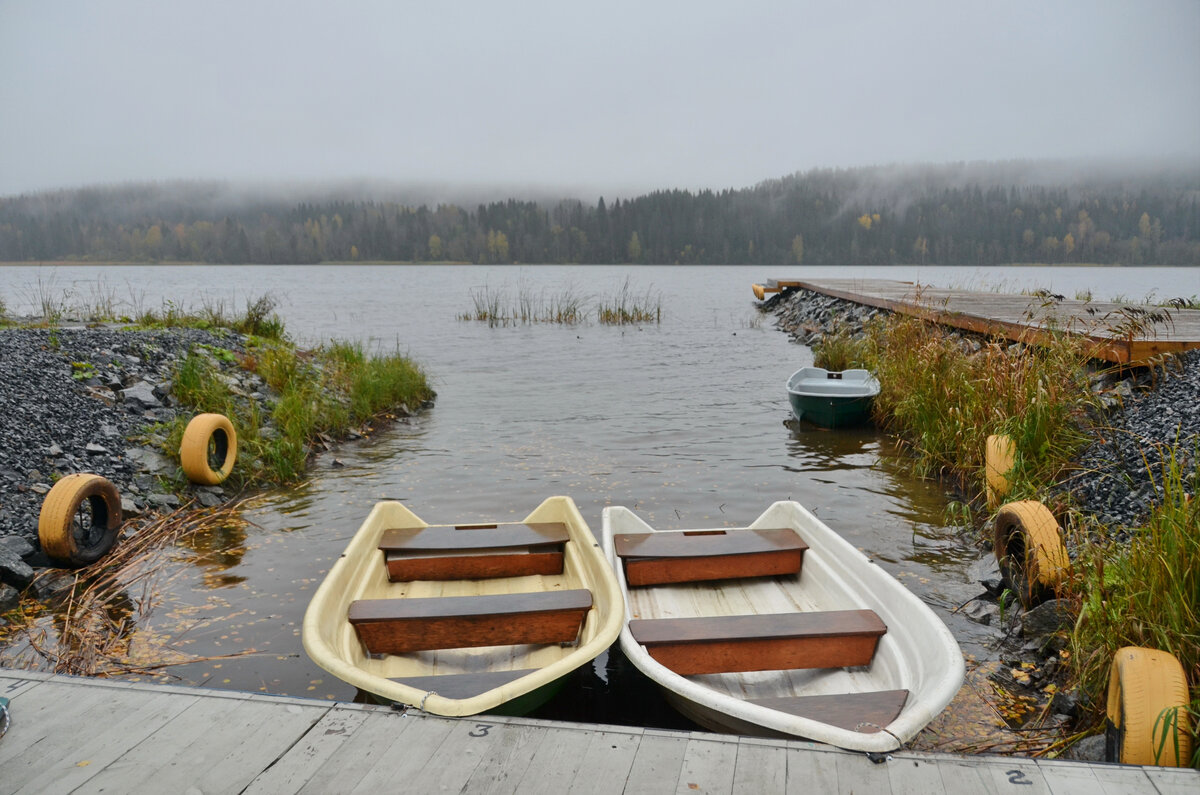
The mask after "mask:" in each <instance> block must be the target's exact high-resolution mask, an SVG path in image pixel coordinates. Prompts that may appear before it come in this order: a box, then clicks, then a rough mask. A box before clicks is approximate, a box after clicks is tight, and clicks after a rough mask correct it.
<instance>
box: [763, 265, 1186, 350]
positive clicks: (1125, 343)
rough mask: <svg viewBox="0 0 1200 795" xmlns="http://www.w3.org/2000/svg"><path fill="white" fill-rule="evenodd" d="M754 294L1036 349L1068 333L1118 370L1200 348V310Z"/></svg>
mask: <svg viewBox="0 0 1200 795" xmlns="http://www.w3.org/2000/svg"><path fill="white" fill-rule="evenodd" d="M752 289H753V291H754V296H755V297H756V298H758V300H760V301H762V300H764V299H765V298H766V294H767V293H778V292H782V291H784V290H788V289H804V290H812V291H813V292H817V293H822V294H824V295H829V296H833V297H835V298H842V299H844V300H847V301H853V302H855V303H857V304H864V305H866V306H874V307H879V308H880V309H887V310H890V311H892V312H897V313H899V314H902V315H912V316H914V317H921V318H925V319H927V320H932V321H935V322H937V323H940V324H942V325H946V326H953V327H954V328H961V329H966V330H968V331H975V332H979V333H980V334H988V335H991V336H1000V337H1006V338H1008V339H1011V340H1018V341H1021V342H1035V343H1036V342H1039V341H1040V340H1042V339H1045V338H1046V337H1047V336H1048V335H1050V334H1053V333H1058V332H1063V331H1066V332H1070V333H1072V334H1077V335H1081V336H1084V337H1086V338H1088V339H1089V340H1091V341H1093V342H1094V343H1095V344H1096V351H1095V356H1096V358H1099V359H1104V360H1106V361H1110V362H1113V363H1116V364H1136V363H1138V362H1144V361H1147V360H1149V359H1152V358H1154V357H1155V356H1159V355H1161V354H1164V353H1178V352H1180V351H1185V350H1188V349H1191V348H1200V309H1177V308H1174V307H1170V306H1148V305H1141V304H1119V303H1109V302H1103V301H1078V300H1073V299H1069V298H1066V297H1064V296H1056V295H1020V294H1013V293H992V292H984V291H975V290H957V289H947V288H941V287H929V286H926V285H921V284H916V283H913V282H903V281H894V280H891V279H769V280H768V281H767V282H766V283H765V284H755V285H752Z"/></svg>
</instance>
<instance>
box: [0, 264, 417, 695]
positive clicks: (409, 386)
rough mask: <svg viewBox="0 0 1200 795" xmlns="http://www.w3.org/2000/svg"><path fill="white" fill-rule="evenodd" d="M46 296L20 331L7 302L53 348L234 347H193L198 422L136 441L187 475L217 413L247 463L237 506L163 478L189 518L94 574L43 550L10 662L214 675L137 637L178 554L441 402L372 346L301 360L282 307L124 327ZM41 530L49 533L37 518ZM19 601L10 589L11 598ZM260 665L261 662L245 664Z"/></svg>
mask: <svg viewBox="0 0 1200 795" xmlns="http://www.w3.org/2000/svg"><path fill="white" fill-rule="evenodd" d="M41 289H42V300H41V301H40V303H41V305H42V308H43V310H44V311H46V314H45V316H43V317H41V318H37V319H30V318H25V319H14V318H7V317H5V312H4V303H3V301H2V300H0V320H2V321H3V322H0V326H8V327H10V328H14V329H19V328H30V327H33V328H40V329H46V330H48V332H49V335H50V336H49V341H50V345H51V347H54V344H55V339H56V337H55V335H57V334H62V335H65V334H68V333H69V331H68V330H67V329H65V328H62V324H64V323H68V322H78V320H79V319H85V321H86V323H88V324H89V325H93V326H104V327H107V328H113V329H116V333H118V334H124V333H128V334H130V335H137V334H138V333H139V332H141V331H146V330H162V329H202V330H207V331H211V332H213V333H214V334H215V335H216V338H218V339H221V340H227V341H228V344H229V346H228V347H223V346H222V345H217V344H207V343H204V344H192V345H191V346H190V350H188V351H187V353H186V355H185V356H183V357H182V359H181V361H179V363H178V365H177V367H176V368H175V371H174V373H173V378H172V379H171V393H170V394H171V399H172V401H173V402H174V403H175V404H176V405H178V406H180V407H182V408H184V409H185V411H184V412H182V413H180V414H179V416H176V417H175V419H173V420H171V421H169V422H151V421H149V420H147V421H146V425H145V426H144V431H143V433H142V434H140V435H138V436H137V437H134V438H131V439H130V441H131V443H132V444H134V445H137V444H138V443H139V442H140V443H144V444H149V445H152V446H157V447H158V449H159V450H161V453H162V455H163V456H164V457H165V458H166V459H168V460H169V461H171V462H173V464H175V465H177V464H178V463H179V444H180V440H181V439H182V436H183V431H184V428H185V427H186V425H187V422H188V420H189V419H190V417H191V416H192V414H193V413H205V412H215V413H220V414H224V415H226V416H227V417H229V418H230V419H231V420H232V422H233V424H234V427H235V430H236V432H237V437H238V458H237V463H236V465H235V466H234V468H233V471H232V473H231V474H230V476H229V477H228V478H227V479H226V480H225V481H223V482H222V484H221V488H220V489H218V491H220V492H221V493H222V494H223V495H224V497H223V498H222V499H219V500H206V499H204V498H206V497H211V494H208V493H205V492H207V491H211V489H205V488H198V487H193V486H192V485H190V484H189V483H188V482H187V480H186V478H185V477H184V476H183V474H182V471H181V470H180V469H179V467H178V466H172V467H171V468H170V470H167V471H163V472H162V473H161V474H159V475H157V476H156V480H157V482H158V485H159V487H160V488H163V489H165V490H167V491H170V492H173V493H174V494H175V495H176V496H177V497H179V500H178V501H177V502H176V503H175V504H180V503H182V506H181V507H180V508H179V509H178V510H174V511H151V512H147V513H145V514H142V515H140V516H137V517H134V518H131V519H127V521H126V522H125V523H124V526H123V528H122V540H120V541H119V542H118V544H117V545H116V546H115V547H114V549H113V551H112V553H111V554H109V555H108V556H106V557H104V558H102V559H101V560H99V561H97V562H96V563H94V564H91V565H89V566H87V567H84V568H81V569H76V570H64V569H59V568H56V567H54V566H53V565H49V564H50V561H48V560H45V559H42V558H40V553H36V552H34V551H33V550H32V549H31V550H30V553H29V554H28V555H26V557H28V558H29V559H30V560H31V561H33V563H34V565H35V566H39V568H40V570H39V571H37V573H36V574H34V573H33V572H29V574H28V581H27V582H26V583H25V585H24V587H23V588H22V591H23V593H22V594H21V597H20V600H19V602H17V604H16V606H15V607H13V608H12V609H7V608H6V609H5V610H4V611H0V612H2V614H0V652H2V654H0V659H3V660H4V662H5V664H9V665H18V666H20V667H31V668H42V669H45V668H47V667H48V668H49V670H52V671H54V672H57V673H70V674H77V675H90V676H115V675H129V674H149V675H155V674H156V673H158V672H161V671H162V670H164V669H167V668H169V667H170V666H172V665H179V664H186V663H193V662H201V661H204V660H201V659H198V658H196V657H194V656H190V655H186V654H183V653H182V652H180V651H179V650H178V649H177V648H175V647H174V645H173V639H172V638H169V637H161V638H159V637H157V635H155V637H154V638H152V639H151V641H150V642H149V646H147V640H146V639H145V638H144V637H143V638H141V639H140V640H138V641H137V642H135V641H134V635H135V634H136V633H133V632H131V629H132V627H133V626H135V625H137V624H138V623H139V622H142V621H144V620H146V619H147V618H149V616H150V614H151V613H152V612H153V611H154V609H155V607H156V606H157V605H158V603H159V602H160V600H161V596H160V595H159V592H158V590H157V588H156V585H155V583H156V582H157V580H158V578H159V577H161V576H169V575H166V574H164V571H163V569H164V567H167V568H169V567H170V552H169V548H170V547H171V546H172V545H174V544H177V543H183V544H193V545H194V544H200V545H201V546H208V545H210V542H208V541H204V540H203V539H206V538H207V539H220V538H223V537H225V536H227V535H230V533H231V530H230V528H234V530H233V531H232V535H233V536H236V535H237V532H236V528H237V527H238V526H239V525H244V524H245V520H244V519H243V518H241V515H240V506H241V505H242V504H243V503H244V502H246V501H247V500H249V499H252V498H253V496H254V495H255V494H258V493H260V492H261V491H262V490H263V489H265V488H267V487H270V486H280V485H288V484H293V483H296V482H298V481H300V480H302V479H303V477H304V476H305V472H306V469H307V465H308V462H309V460H310V458H311V457H312V456H313V455H314V454H315V453H316V452H318V451H319V450H322V449H329V447H330V446H331V445H332V444H334V443H337V442H339V441H345V440H352V439H357V438H361V437H362V436H364V435H366V434H368V433H370V432H371V431H373V430H374V427H375V426H377V425H378V424H380V423H386V422H388V421H390V420H392V419H394V418H395V417H397V416H405V415H409V414H412V413H415V412H416V411H418V410H419V409H421V408H424V407H426V406H427V405H429V404H430V403H431V402H432V400H433V399H434V397H435V393H434V391H433V389H432V388H431V387H430V386H429V383H428V379H427V377H426V375H425V373H424V371H423V370H422V369H421V367H420V366H419V365H418V364H417V363H416V362H414V361H412V360H411V359H409V358H408V357H406V356H403V355H400V354H399V353H398V352H393V353H388V352H381V353H371V352H368V351H366V350H365V349H364V348H363V346H362V345H361V344H360V343H352V342H339V341H334V342H331V343H329V344H328V345H324V346H321V347H318V348H315V349H311V350H302V349H299V348H297V347H296V345H294V344H293V343H292V342H291V341H290V340H289V338H288V335H287V333H286V330H285V328H284V324H283V322H282V321H281V320H280V318H279V317H278V315H276V314H275V312H274V308H275V304H274V300H273V299H272V298H271V297H270V296H268V295H264V296H262V297H260V298H257V299H253V300H249V301H247V304H246V308H245V311H244V312H241V313H237V312H232V311H230V310H228V309H227V308H226V307H224V306H223V305H220V304H212V303H208V304H205V305H203V306H201V307H200V308H193V307H186V306H183V305H180V304H176V303H173V302H170V301H168V302H164V304H163V305H162V306H161V307H160V308H153V309H150V308H145V307H138V308H136V309H135V310H134V311H133V314H135V315H136V317H131V316H129V315H119V314H117V313H116V312H115V311H114V304H113V303H112V302H110V301H109V300H108V297H107V296H103V297H101V298H100V300H98V301H97V300H95V297H93V300H87V299H85V300H83V301H82V302H80V301H77V300H76V299H75V298H73V297H72V296H70V295H60V294H56V293H52V292H51V291H49V290H48V289H46V288H45V286H42V287H41ZM3 333H5V331H4V328H0V334H3ZM76 365H79V366H78V367H77V366H76ZM72 367H73V368H74V369H76V370H77V371H78V372H80V373H82V374H83V375H85V376H90V375H92V374H93V373H92V371H91V370H89V369H88V366H87V363H86V362H79V363H73V364H72ZM234 371H239V372H243V373H246V374H250V375H251V377H252V378H253V379H254V383H261V384H262V387H261V389H262V393H248V392H247V390H246V389H245V388H243V387H244V383H245V382H244V381H242V380H240V379H238V378H235V377H231V373H232V372H234ZM76 380H79V379H76ZM96 405H97V406H100V405H103V404H101V403H100V402H99V401H97V403H96ZM61 474H66V473H65V472H64V473H61ZM98 474H101V475H104V474H105V473H104V472H99V473H98ZM51 480H53V474H52V475H51ZM202 504H203V505H205V506H208V507H201V505H202ZM32 521H33V524H34V525H36V516H34V517H33V518H32ZM15 538H17V537H14V539H15ZM6 540H7V539H6ZM216 543H218V545H219V542H216ZM26 548H28V547H26ZM209 552H212V553H214V554H215V553H217V552H219V550H216V549H212V550H209ZM6 579H7V578H6ZM7 587H8V586H6V585H3V584H0V589H5V588H7ZM254 653H256V652H255V650H253V649H250V650H246V651H243V652H238V653H235V654H234V655H231V656H240V655H242V654H254Z"/></svg>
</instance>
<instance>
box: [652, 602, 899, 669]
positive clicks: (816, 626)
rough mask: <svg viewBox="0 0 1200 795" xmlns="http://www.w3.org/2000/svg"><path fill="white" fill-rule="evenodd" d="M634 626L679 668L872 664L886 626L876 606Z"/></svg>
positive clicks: (661, 620) (663, 620) (654, 649)
mask: <svg viewBox="0 0 1200 795" xmlns="http://www.w3.org/2000/svg"><path fill="white" fill-rule="evenodd" d="M629 631H630V632H631V633H632V634H633V637H634V639H635V640H637V642H638V643H641V644H642V645H644V646H645V647H646V651H647V652H648V653H649V654H650V656H651V657H653V658H654V659H655V660H658V661H659V662H660V663H662V664H663V665H665V666H666V667H667V668H669V669H671V670H672V671H674V672H675V673H678V674H683V675H685V676H688V675H692V674H713V673H728V672H731V671H773V670H787V669H793V668H843V667H852V666H859V665H868V664H869V663H870V662H871V660H872V659H873V658H874V656H875V648H876V647H877V646H878V644H879V638H880V637H882V636H883V635H884V634H885V633H886V632H887V627H886V626H885V625H884V623H883V621H882V620H881V619H880V618H879V616H878V615H877V614H876V613H875V611H873V610H827V611H820V612H812V613H770V614H766V615H748V616H712V617H705V618H649V619H633V620H631V621H630V622H629Z"/></svg>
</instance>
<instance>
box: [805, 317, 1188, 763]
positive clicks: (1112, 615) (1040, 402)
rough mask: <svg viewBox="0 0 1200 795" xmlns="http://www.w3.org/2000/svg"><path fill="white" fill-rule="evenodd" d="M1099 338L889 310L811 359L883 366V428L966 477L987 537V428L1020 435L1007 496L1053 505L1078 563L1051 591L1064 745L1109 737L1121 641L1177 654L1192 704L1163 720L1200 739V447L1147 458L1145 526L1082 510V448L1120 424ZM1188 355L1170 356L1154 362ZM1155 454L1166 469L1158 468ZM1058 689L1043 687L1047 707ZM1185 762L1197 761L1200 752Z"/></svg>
mask: <svg viewBox="0 0 1200 795" xmlns="http://www.w3.org/2000/svg"><path fill="white" fill-rule="evenodd" d="M1090 344H1091V343H1089V342H1088V341H1087V340H1085V339H1082V338H1079V337H1075V336H1073V335H1070V334H1067V333H1063V332H1062V331H1061V330H1058V331H1056V332H1055V333H1053V334H1052V336H1051V339H1050V341H1049V343H1048V344H1041V345H1033V344H1022V343H1016V344H1013V343H1010V342H1008V341H1006V340H997V339H984V338H980V337H976V336H973V335H965V334H961V333H956V332H954V331H952V330H949V329H946V328H944V327H941V326H937V325H935V324H933V323H931V322H929V321H925V320H920V319H916V318H912V317H903V316H898V315H889V314H882V313H881V314H879V315H877V316H875V317H873V318H871V319H870V320H868V321H867V322H866V323H865V324H864V325H863V327H862V330H861V331H855V330H852V329H850V328H848V327H840V328H839V327H835V328H834V329H833V330H832V331H830V332H828V333H826V334H825V335H824V336H823V337H822V338H821V339H820V340H819V341H817V342H816V343H815V344H814V346H813V354H814V363H815V364H816V365H817V366H820V367H826V368H828V369H833V370H841V369H846V368H849V367H865V368H867V369H870V370H872V371H873V372H875V373H876V375H877V376H878V377H879V381H880V383H881V385H882V389H881V392H880V394H879V397H878V398H877V399H876V402H875V406H874V413H875V418H876V421H877V423H878V424H879V425H880V427H881V428H882V429H884V430H885V431H886V432H888V433H889V434H892V435H894V436H895V437H896V438H897V439H898V440H899V441H900V444H901V447H902V449H904V450H905V451H906V452H907V453H908V454H909V456H910V460H911V463H912V466H913V468H914V470H915V471H916V473H917V474H919V475H921V476H923V477H938V478H941V479H943V480H948V481H949V482H950V483H952V484H954V485H956V487H957V490H958V491H959V493H960V494H962V495H963V498H962V501H961V502H959V503H957V504H956V505H952V514H954V518H955V519H956V520H957V523H959V524H961V525H962V526H964V527H965V528H967V529H968V532H971V530H970V529H971V528H974V532H977V533H979V535H980V537H981V538H983V537H987V536H988V533H987V530H988V526H989V523H990V522H991V521H992V520H993V516H994V514H993V510H992V509H990V508H989V507H988V506H987V503H986V500H985V499H984V492H985V488H984V475H985V473H984V467H983V466H982V451H983V450H984V446H985V444H986V440H987V437H988V436H989V435H990V434H995V433H1003V434H1007V435H1008V436H1009V438H1011V439H1012V440H1013V441H1014V443H1015V447H1016V451H1017V454H1016V458H1015V463H1014V467H1013V469H1012V471H1011V473H1010V474H1009V476H1008V480H1009V482H1010V489H1011V490H1010V493H1009V494H1008V496H1007V497H1006V501H1014V500H1024V499H1032V500H1038V501H1041V502H1043V503H1044V504H1046V505H1047V507H1049V508H1050V509H1051V511H1052V513H1053V514H1054V515H1055V516H1056V518H1057V519H1058V521H1059V524H1060V526H1061V527H1062V528H1063V532H1064V541H1065V543H1066V546H1067V549H1068V551H1069V553H1070V556H1071V558H1072V559H1073V566H1072V572H1071V574H1070V576H1069V577H1067V578H1066V579H1065V580H1064V581H1063V582H1062V583H1061V584H1060V585H1059V586H1058V587H1057V588H1056V589H1055V593H1054V594H1053V596H1054V597H1055V598H1056V599H1059V600H1062V603H1063V604H1065V605H1066V606H1068V612H1069V615H1070V616H1072V621H1073V623H1071V624H1069V625H1067V626H1066V627H1065V628H1064V629H1062V630H1060V631H1059V632H1058V633H1057V635H1058V638H1057V642H1058V644H1059V645H1060V646H1062V647H1063V648H1062V653H1063V656H1064V657H1066V658H1069V660H1070V661H1071V668H1070V670H1071V675H1070V677H1069V678H1068V681H1067V682H1066V687H1065V688H1064V690H1063V694H1064V695H1066V694H1067V693H1069V691H1072V690H1075V691H1077V694H1078V695H1077V699H1078V703H1079V705H1080V708H1081V709H1082V714H1081V715H1079V716H1078V719H1077V721H1076V732H1077V733H1076V734H1075V735H1074V736H1072V737H1067V738H1064V741H1065V744H1070V743H1071V742H1074V741H1077V740H1079V739H1080V738H1082V737H1084V736H1087V735H1091V734H1094V733H1096V732H1098V731H1102V729H1103V721H1104V717H1105V705H1106V703H1105V701H1106V689H1107V687H1108V679H1109V668H1110V665H1111V663H1112V660H1113V655H1114V653H1115V652H1116V650H1117V649H1119V648H1121V647H1124V646H1147V647H1152V648H1157V649H1162V650H1164V651H1168V652H1170V653H1171V654H1173V655H1175V656H1176V657H1177V658H1178V659H1179V661H1180V662H1181V664H1182V666H1183V669H1184V671H1185V672H1186V675H1187V677H1188V679H1189V687H1190V704H1189V706H1188V707H1187V709H1186V710H1185V711H1184V712H1185V714H1178V713H1176V714H1167V715H1164V716H1161V719H1162V721H1164V722H1165V725H1166V726H1167V727H1170V729H1171V732H1172V736H1174V735H1173V731H1174V726H1176V725H1180V724H1183V725H1189V724H1190V726H1191V727H1192V729H1191V730H1192V731H1193V733H1194V729H1195V727H1196V725H1197V723H1200V499H1195V498H1194V495H1196V494H1200V469H1198V468H1197V462H1198V461H1200V442H1197V441H1196V440H1195V439H1193V440H1191V441H1187V440H1179V439H1176V441H1175V442H1174V444H1171V445H1162V447H1163V448H1164V449H1162V450H1161V451H1159V452H1160V455H1159V456H1157V457H1152V456H1147V459H1146V466H1147V467H1148V468H1150V470H1149V472H1148V475H1149V478H1150V480H1151V481H1152V482H1153V483H1154V485H1155V489H1154V491H1155V492H1156V493H1157V499H1156V500H1155V501H1154V502H1153V503H1152V504H1151V505H1150V506H1149V508H1150V510H1149V515H1148V516H1147V517H1146V519H1145V520H1144V522H1142V523H1140V525H1139V526H1137V527H1132V528H1114V527H1106V526H1104V524H1103V523H1102V522H1101V521H1100V520H1099V519H1098V518H1097V517H1096V516H1095V515H1093V514H1092V513H1091V512H1089V510H1088V506H1087V505H1081V504H1076V502H1075V501H1074V500H1072V499H1071V497H1070V494H1069V493H1068V492H1067V491H1065V490H1064V489H1063V488H1062V482H1063V479H1064V477H1065V476H1066V475H1067V473H1069V472H1070V471H1071V469H1072V465H1073V462H1074V461H1075V459H1076V456H1077V454H1078V453H1079V452H1080V451H1081V450H1082V449H1083V448H1084V447H1085V446H1086V445H1087V444H1088V442H1089V440H1090V439H1092V438H1093V437H1094V436H1097V435H1100V436H1103V435H1107V434H1115V433H1121V432H1122V431H1121V429H1119V428H1114V427H1112V426H1111V425H1110V424H1109V423H1108V421H1107V417H1108V414H1107V412H1106V410H1105V408H1104V406H1103V405H1102V402H1101V395H1100V393H1099V392H1098V391H1097V390H1095V389H1094V388H1093V385H1094V384H1095V383H1096V379H1097V378H1099V377H1102V376H1103V374H1104V371H1105V370H1106V369H1110V368H1109V366H1108V365H1104V364H1103V363H1100V362H1098V360H1097V357H1094V356H1093V355H1092V351H1091V350H1090V348H1089V345H1090ZM1178 361H1179V359H1178V358H1176V357H1164V358H1163V360H1161V361H1158V362H1155V363H1152V364H1150V365H1149V367H1150V368H1151V369H1153V368H1159V369H1161V368H1167V367H1172V366H1179V365H1178ZM1155 459H1157V460H1159V461H1161V462H1162V464H1161V465H1160V466H1154V465H1153V464H1152V463H1151V461H1153V460H1155ZM1003 603H1004V594H1002V595H1001V604H1002V607H1003ZM1045 645H1047V646H1052V645H1053V644H1045ZM1058 687H1059V686H1058V685H1054V689H1052V690H1051V691H1050V692H1048V693H1046V695H1048V697H1049V701H1050V702H1052V701H1053V700H1054V698H1055V697H1056V695H1057V694H1058ZM1049 708H1050V704H1049V703H1048V704H1047V706H1046V709H1047V710H1049ZM1162 725H1163V724H1160V726H1159V728H1158V729H1157V730H1158V731H1160V732H1161V727H1162ZM1052 747H1053V746H1052ZM1193 748H1197V744H1196V743H1193ZM1160 753H1161V748H1160ZM1184 763H1185V764H1188V765H1190V766H1192V767H1200V749H1198V750H1196V751H1195V752H1194V753H1193V755H1192V757H1191V758H1190V759H1187V760H1184Z"/></svg>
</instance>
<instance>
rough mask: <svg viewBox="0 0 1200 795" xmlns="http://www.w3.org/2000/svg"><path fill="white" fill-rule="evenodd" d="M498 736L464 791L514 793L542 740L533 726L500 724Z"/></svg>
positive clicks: (494, 794)
mask: <svg viewBox="0 0 1200 795" xmlns="http://www.w3.org/2000/svg"><path fill="white" fill-rule="evenodd" d="M498 728H499V730H500V731H499V735H500V736H499V737H498V738H497V740H496V742H495V743H493V744H492V747H491V748H489V749H488V750H487V753H485V754H484V755H483V758H482V759H481V760H479V764H478V765H476V766H475V770H474V771H473V772H472V774H471V778H469V779H468V780H467V783H466V786H465V787H463V791H464V792H471V793H477V795H515V793H517V792H518V788H519V787H520V784H521V779H522V778H523V777H524V775H525V771H526V770H528V769H529V763H530V762H531V761H532V760H533V755H534V753H535V752H536V751H537V747H538V745H539V744H540V743H541V741H542V734H541V732H540V731H538V729H537V728H536V727H534V726H522V725H513V726H501V727H498Z"/></svg>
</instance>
